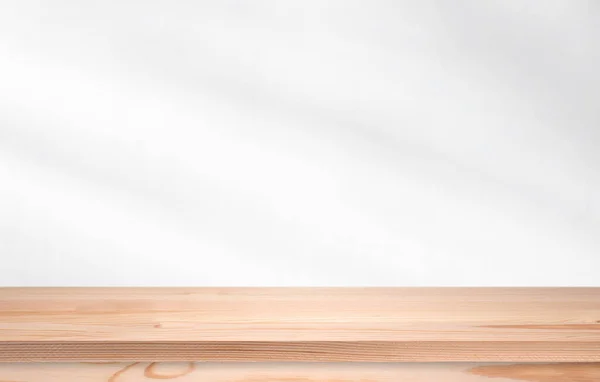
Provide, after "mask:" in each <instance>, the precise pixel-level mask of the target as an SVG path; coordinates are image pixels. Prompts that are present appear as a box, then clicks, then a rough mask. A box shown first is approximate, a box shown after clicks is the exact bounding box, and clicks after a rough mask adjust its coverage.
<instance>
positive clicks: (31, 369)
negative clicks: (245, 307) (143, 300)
mask: <svg viewBox="0 0 600 382" xmlns="http://www.w3.org/2000/svg"><path fill="white" fill-rule="evenodd" d="M167 379H168V380H173V381H177V382H200V381H202V382H519V381H520V382H598V381H600V364H598V363H575V364H569V363H561V364H464V363H459V364H452V363H438V364H428V363H418V364H410V363H408V364H407V363H404V364H390V363H361V364H357V363H354V364H352V363H318V364H315V363H254V364H249V363H245V364H244V363H227V364H224V363H204V362H203V363H193V362H186V363H157V362H152V363H144V362H129V363H104V364H90V363H45V364H39V363H38V364H36V363H32V364H8V363H7V364H0V382H9V381H10V382H17V381H18V382H64V381H85V382H144V381H146V382H149V381H156V380H167Z"/></svg>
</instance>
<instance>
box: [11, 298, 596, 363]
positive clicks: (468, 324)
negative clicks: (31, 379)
mask: <svg viewBox="0 0 600 382" xmlns="http://www.w3.org/2000/svg"><path fill="white" fill-rule="evenodd" d="M69 360H72V361H79V360H87V361H94V360H123V361H125V360H131V361H198V360H204V361H422V362H437V361H464V362H528V361H533V362H598V361H600V288H2V289H0V361H69Z"/></svg>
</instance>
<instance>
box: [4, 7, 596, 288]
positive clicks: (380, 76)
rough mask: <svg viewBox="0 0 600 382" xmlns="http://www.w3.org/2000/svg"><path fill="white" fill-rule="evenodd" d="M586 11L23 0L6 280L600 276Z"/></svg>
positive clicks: (15, 58)
mask: <svg viewBox="0 0 600 382" xmlns="http://www.w3.org/2000/svg"><path fill="white" fill-rule="evenodd" d="M599 14H600V10H599V8H598V7H597V6H595V5H594V4H593V2H587V1H583V0H581V1H577V0H576V1H571V0H560V1H545V0H539V1H515V2H507V1H502V0H496V1H485V2H482V1H475V0H472V1H467V0H461V1H441V0H440V1H437V2H436V1H366V0H365V1H342V0H340V1H310V0H309V1H295V0H294V1H276V0H272V1H216V0H213V1H191V0H190V1H167V0H165V1H141V0H140V1H134V0H119V1H117V0H113V1H110V0H108V1H107V0H105V1H91V0H86V1H75V0H73V1H59V0H39V1H30V0H7V1H3V2H2V3H0V256H1V262H0V285H4V286H7V285H48V286H51V285H57V286H60V285H482V286H483V285H522V286H529V285H541V286H545V285H557V286H558V285H600V235H599V233H600V230H599V228H600V224H599V222H600V153H599V151H598V147H599V145H600V113H599V111H598V110H599V107H598V102H599V100H600V97H599V95H600V94H599V90H598V89H600V87H599V85H600V76H599V74H598V68H600V44H599V43H598V41H600V40H599V39H600V27H599V25H600V24H598V23H597V20H598V17H599Z"/></svg>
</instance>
